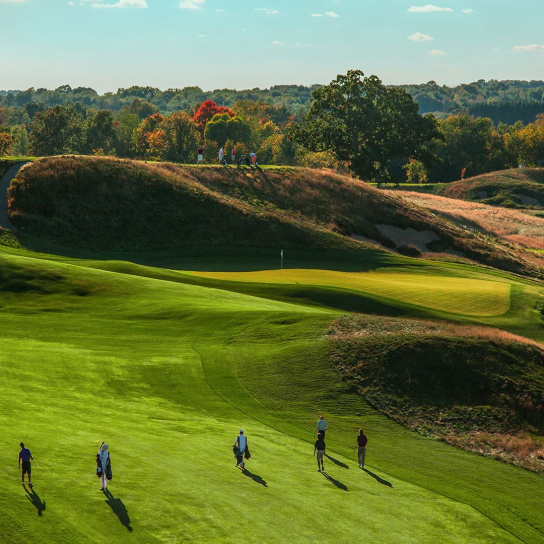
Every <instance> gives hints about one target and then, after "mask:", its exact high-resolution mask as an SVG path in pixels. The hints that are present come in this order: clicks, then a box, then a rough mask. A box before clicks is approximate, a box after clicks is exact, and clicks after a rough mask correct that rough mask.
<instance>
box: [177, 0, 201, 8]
mask: <svg viewBox="0 0 544 544" xmlns="http://www.w3.org/2000/svg"><path fill="white" fill-rule="evenodd" d="M205 3H206V0H179V6H178V7H179V8H180V9H202V6H203V5H204V4H205Z"/></svg>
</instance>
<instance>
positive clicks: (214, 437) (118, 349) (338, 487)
mask: <svg viewBox="0 0 544 544" xmlns="http://www.w3.org/2000/svg"><path fill="white" fill-rule="evenodd" d="M91 264H92V265H93V266H95V267H98V266H102V267H104V268H110V270H108V271H107V270H99V269H97V268H88V267H85V266H84V263H82V262H73V263H72V264H68V263H62V262H53V261H47V260H45V259H43V258H42V259H35V258H32V257H31V256H29V254H28V253H26V254H24V255H17V252H16V251H15V250H12V251H7V250H4V251H2V253H1V254H0V270H2V277H1V278H0V288H1V291H0V292H1V296H0V302H1V312H0V327H1V330H2V335H1V337H0V369H1V372H2V376H3V387H2V397H1V398H2V402H1V403H0V421H1V424H2V429H3V430H4V432H3V439H4V442H5V444H8V445H12V447H5V448H3V449H2V450H1V451H0V461H1V462H2V463H1V466H2V467H3V468H2V469H1V470H2V473H3V475H4V482H5V484H4V486H2V488H1V489H0V535H1V537H2V539H3V540H5V541H28V540H30V539H32V541H35V542H97V541H102V540H104V539H107V540H108V541H111V542H124V541H128V540H131V541H133V540H134V539H136V540H137V541H138V542H237V541H239V531H240V528H243V531H244V538H245V540H246V541H247V542H274V541H277V540H281V539H282V538H283V537H284V536H285V534H289V535H290V538H291V539H292V540H293V541H296V542H304V541H309V540H314V539H316V538H319V539H320V540H321V541H324V542H338V541H342V540H343V541H348V540H352V539H356V538H360V535H361V527H363V526H364V532H365V538H366V539H368V540H370V541H376V542H392V541H395V542H402V543H408V542H414V543H416V542H417V543H421V542H429V543H430V542H433V543H434V542H467V543H468V542H470V543H473V542H490V543H491V542H497V541H500V542H519V541H525V542H544V536H543V533H544V508H543V506H544V503H543V499H542V495H541V493H540V492H539V490H540V489H541V485H542V481H541V478H540V477H538V476H536V475H534V474H531V473H529V472H527V471H523V470H521V469H518V468H515V467H511V466H507V465H504V464H500V463H497V462H495V461H492V460H489V459H484V458H480V457H476V456H473V455H470V454H467V453H464V452H461V451H458V450H455V449H453V448H451V447H449V446H447V445H445V444H442V443H438V442H436V441H433V440H429V439H426V438H424V437H420V436H418V435H415V434H413V433H410V432H409V431H407V430H405V429H403V428H402V427H400V426H399V425H397V424H396V423H394V422H392V421H391V420H389V419H387V418H386V417H384V416H382V415H380V414H379V413H378V412H376V411H375V410H373V409H372V408H371V407H370V406H369V405H368V404H367V403H366V402H365V401H364V400H363V399H362V398H361V397H359V396H358V395H356V394H355V393H354V392H352V391H351V390H350V388H349V386H348V385H346V384H344V383H343V382H342V381H341V380H340V379H339V378H338V376H337V374H336V372H335V370H334V368H333V367H332V366H331V364H330V362H329V358H328V344H327V341H326V339H325V331H326V330H327V328H328V326H329V324H330V323H331V321H332V320H333V319H335V317H336V316H337V315H338V314H337V313H336V312H331V311H329V310H325V309H319V308H316V307H311V306H308V305H306V304H304V305H301V304H293V303H287V302H277V301H273V300H268V299H266V298H263V295H264V291H263V292H261V293H260V294H261V296H259V297H256V296H248V295H243V294H238V293H235V292H231V291H228V290H221V289H219V288H218V287H220V285H221V283H220V282H219V281H218V280H199V279H198V278H195V277H194V276H190V275H187V274H181V273H179V272H169V271H162V270H156V271H153V270H152V269H145V267H137V266H135V265H128V264H126V265H125V264H121V263H109V264H108V263H102V264H100V263H98V262H97V263H91ZM123 267H127V268H128V269H129V271H130V275H127V274H124V273H122V272H121V271H122V269H123ZM453 270H454V271H455V267H454V269H453ZM144 271H145V272H146V273H147V275H149V276H152V275H155V276H156V277H141V276H138V275H136V274H137V272H144ZM161 276H163V277H161ZM493 278H495V276H493V275H490V281H493ZM191 281H210V282H212V281H217V283H216V284H214V286H215V288H210V287H203V286H202V285H193V284H191ZM514 283H516V285H517V282H514ZM211 285H212V284H210V286H211ZM523 285H527V286H528V288H530V285H529V284H523ZM227 287H228V285H227ZM307 288H308V289H315V290H319V288H318V287H314V286H312V285H309V286H308V287H307ZM278 289H280V290H281V289H285V286H279V287H278ZM400 289H401V288H400V287H399V290H400ZM267 291H270V292H273V291H274V289H273V288H267ZM281 296H284V297H286V296H287V295H286V294H285V293H284V294H283V295H281ZM453 296H454V295H452V297H453ZM490 296H491V297H493V296H494V294H493V292H490ZM527 296H529V295H527ZM531 296H533V295H531ZM399 304H400V305H402V301H401V302H399ZM514 311H515V312H516V316H515V319H518V320H519V321H520V322H521V321H523V320H524V319H525V317H524V315H523V313H522V312H521V310H516V309H515V305H514V308H512V306H511V308H510V310H509V311H508V312H507V313H511V312H514ZM482 319H483V318H482ZM485 319H495V318H491V317H490V318H485ZM512 319H514V317H512ZM321 413H323V414H324V415H325V416H326V418H327V420H328V421H329V425H330V427H331V431H330V433H329V435H328V436H327V444H328V448H329V454H330V459H329V460H328V461H327V466H326V471H327V474H328V476H327V477H325V476H324V475H321V474H318V473H316V472H315V469H314V462H315V461H314V459H313V457H312V455H311V452H312V444H311V443H312V440H313V439H312V432H313V427H314V424H315V420H316V419H317V417H318V416H319V415H320V414H321ZM361 424H364V425H365V428H366V430H367V433H368V434H369V436H370V443H369V453H368V467H367V471H360V470H357V468H356V466H355V462H354V460H353V459H354V454H353V449H352V442H353V439H354V433H355V431H356V429H357V428H358V427H359V426H360V425H361ZM241 427H242V428H244V429H245V430H246V432H247V434H248V436H249V443H250V445H251V449H252V453H253V458H252V459H251V460H250V461H249V463H248V471H247V472H246V473H245V474H243V473H240V472H239V471H237V470H235V469H234V466H233V459H232V453H231V449H230V444H231V443H232V440H233V439H234V436H235V435H236V434H237V431H238V429H239V428H241ZM102 439H106V440H107V441H108V442H109V444H110V447H111V454H112V464H113V469H114V480H113V482H112V486H111V489H112V492H113V495H114V499H112V500H108V501H105V498H104V496H103V495H101V494H100V493H99V491H98V482H97V479H96V477H95V476H94V474H93V472H94V458H93V455H94V453H95V451H96V448H97V444H98V443H99V442H100V440H102ZM20 440H24V441H25V442H26V443H27V445H29V446H30V448H31V449H32V451H33V454H34V455H35V457H36V460H37V463H38V467H37V468H36V469H35V471H34V480H35V484H36V487H35V491H36V495H35V496H33V497H30V499H31V500H29V497H28V496H27V494H26V493H25V492H24V491H23V490H22V489H21V486H20V483H19V477H18V474H17V471H16V469H15V467H14V460H15V453H16V450H17V446H16V445H17V444H18V442H19V441H20ZM505 489H507V490H508V493H505V492H504V491H505ZM37 511H39V512H41V514H42V515H41V516H40V515H37Z"/></svg>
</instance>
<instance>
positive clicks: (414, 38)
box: [408, 32, 434, 42]
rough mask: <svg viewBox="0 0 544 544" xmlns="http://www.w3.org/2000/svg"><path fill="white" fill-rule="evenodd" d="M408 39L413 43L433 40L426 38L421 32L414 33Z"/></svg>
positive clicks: (429, 37)
mask: <svg viewBox="0 0 544 544" xmlns="http://www.w3.org/2000/svg"><path fill="white" fill-rule="evenodd" d="M408 39H409V40H412V41H413V42H429V41H431V40H434V38H431V36H427V34H422V33H421V32H416V33H415V34H412V35H411V36H408Z"/></svg>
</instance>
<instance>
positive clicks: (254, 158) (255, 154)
mask: <svg viewBox="0 0 544 544" xmlns="http://www.w3.org/2000/svg"><path fill="white" fill-rule="evenodd" d="M251 160H252V161H253V166H255V167H257V166H258V164H257V153H252V154H251Z"/></svg>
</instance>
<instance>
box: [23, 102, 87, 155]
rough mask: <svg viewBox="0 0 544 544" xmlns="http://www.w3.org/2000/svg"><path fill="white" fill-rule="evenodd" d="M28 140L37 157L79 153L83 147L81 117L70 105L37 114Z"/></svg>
mask: <svg viewBox="0 0 544 544" xmlns="http://www.w3.org/2000/svg"><path fill="white" fill-rule="evenodd" d="M29 140H30V147H31V150H32V153H33V154H34V155H37V156H44V155H62V154H65V153H79V152H81V151H82V147H83V145H82V144H83V117H82V116H81V114H80V113H79V112H78V111H77V110H76V108H75V107H74V106H73V105H71V104H70V105H68V106H55V107H53V108H50V109H48V110H46V111H44V112H43V113H37V114H36V116H35V117H34V121H33V122H32V123H31V125H30V138H29Z"/></svg>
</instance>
